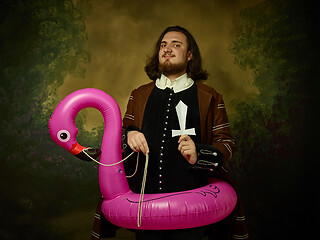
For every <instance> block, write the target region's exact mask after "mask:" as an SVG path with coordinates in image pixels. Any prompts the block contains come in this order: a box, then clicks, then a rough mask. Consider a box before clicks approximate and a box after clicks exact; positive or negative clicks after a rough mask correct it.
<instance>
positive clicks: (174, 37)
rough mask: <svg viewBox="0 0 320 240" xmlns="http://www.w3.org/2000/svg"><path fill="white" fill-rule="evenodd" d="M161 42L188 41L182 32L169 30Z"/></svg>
mask: <svg viewBox="0 0 320 240" xmlns="http://www.w3.org/2000/svg"><path fill="white" fill-rule="evenodd" d="M161 42H180V43H186V42H187V37H186V36H185V35H184V34H183V33H181V32H167V33H166V34H165V35H164V36H163V38H162V40H161Z"/></svg>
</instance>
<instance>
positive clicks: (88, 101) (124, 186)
mask: <svg viewBox="0 0 320 240" xmlns="http://www.w3.org/2000/svg"><path fill="white" fill-rule="evenodd" d="M71 95H72V94H71ZM66 105H67V108H68V109H72V110H73V111H71V115H69V117H71V119H73V121H74V119H75V116H76V115H77V113H78V112H79V111H80V110H82V109H84V108H88V107H92V108H95V109H97V110H99V111H100V112H101V114H102V116H103V119H104V123H105V129H104V134H103V139H102V144H101V152H102V153H101V156H100V162H101V163H104V164H112V163H116V162H119V161H120V160H121V159H122V151H121V131H122V120H121V112H120V109H119V106H118V104H117V103H116V101H115V100H114V99H113V98H112V97H111V96H109V95H108V94H106V93H105V92H103V91H101V90H98V89H83V90H78V91H76V92H75V95H72V96H71V101H69V104H66ZM99 185H100V190H101V193H102V196H103V197H104V199H112V198H114V197H117V196H119V195H121V194H124V193H127V192H128V191H130V188H129V185H128V182H127V180H126V176H125V172H124V167H123V164H122V163H120V164H117V165H114V166H111V167H105V166H100V167H99Z"/></svg>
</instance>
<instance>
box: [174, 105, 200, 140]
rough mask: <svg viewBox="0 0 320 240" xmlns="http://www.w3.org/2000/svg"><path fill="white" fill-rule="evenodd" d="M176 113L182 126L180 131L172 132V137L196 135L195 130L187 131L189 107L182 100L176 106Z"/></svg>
mask: <svg viewBox="0 0 320 240" xmlns="http://www.w3.org/2000/svg"><path fill="white" fill-rule="evenodd" d="M176 112H177V116H178V121H179V125H180V130H172V137H176V136H181V135H184V134H187V135H196V131H195V128H190V129H186V121H187V112H188V106H187V105H186V104H184V103H183V102H182V101H181V100H180V102H179V103H178V104H177V106H176Z"/></svg>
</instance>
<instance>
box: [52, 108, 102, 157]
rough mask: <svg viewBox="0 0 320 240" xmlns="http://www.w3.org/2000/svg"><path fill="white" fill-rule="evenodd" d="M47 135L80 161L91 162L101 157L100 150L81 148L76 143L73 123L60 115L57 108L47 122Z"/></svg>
mask: <svg viewBox="0 0 320 240" xmlns="http://www.w3.org/2000/svg"><path fill="white" fill-rule="evenodd" d="M49 133H50V136H51V138H52V140H53V141H54V142H55V143H56V144H58V145H59V146H61V147H63V148H64V149H66V150H67V151H68V152H70V153H71V154H72V155H74V156H76V157H78V158H80V159H81V160H84V161H91V158H94V159H97V158H98V157H99V156H100V155H101V150H100V149H91V148H87V147H83V146H81V145H80V144H79V143H78V142H77V140H76V138H77V134H78V128H77V127H76V125H75V122H74V120H73V121H68V117H67V116H66V115H64V114H61V113H60V111H59V106H58V107H57V108H56V109H55V111H54V112H53V114H52V116H51V118H50V120H49ZM89 156H90V157H91V158H90V157H89Z"/></svg>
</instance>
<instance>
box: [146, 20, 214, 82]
mask: <svg viewBox="0 0 320 240" xmlns="http://www.w3.org/2000/svg"><path fill="white" fill-rule="evenodd" d="M168 32H181V33H183V34H184V35H185V36H186V37H187V43H188V51H191V53H192V59H191V60H190V61H189V62H188V67H187V74H188V77H189V78H192V79H193V80H194V81H198V80H206V79H207V78H208V73H207V71H205V70H203V69H202V60H201V55H200V51H199V48H198V45H197V43H196V41H195V40H194V38H193V37H192V35H191V34H190V33H189V31H188V30H187V29H185V28H183V27H180V26H172V27H168V28H166V29H165V30H164V31H163V32H162V33H161V35H160V37H159V39H158V41H157V43H156V46H155V49H154V53H153V55H152V56H151V57H150V58H148V60H147V64H146V66H145V67H144V70H145V72H146V73H147V75H148V76H149V78H150V79H151V80H153V81H156V80H157V78H160V76H161V73H160V72H159V57H158V56H159V50H160V44H161V41H162V39H163V37H164V35H166V33H168Z"/></svg>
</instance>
